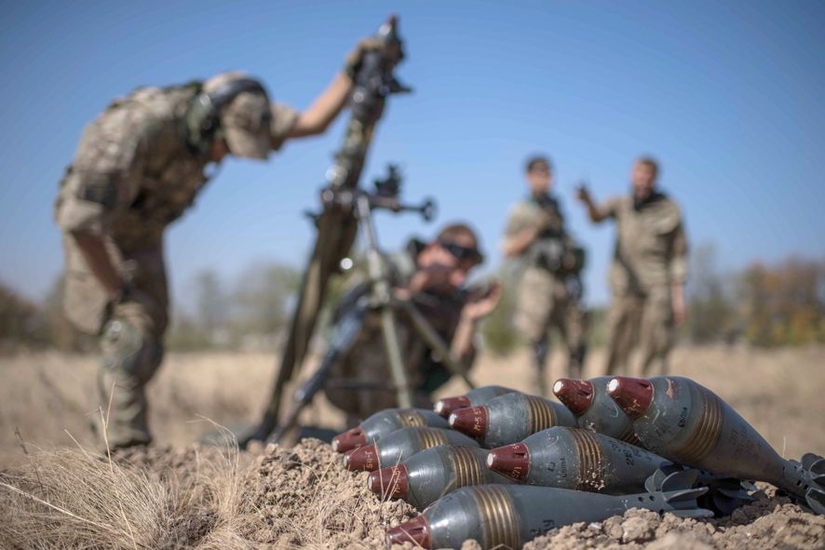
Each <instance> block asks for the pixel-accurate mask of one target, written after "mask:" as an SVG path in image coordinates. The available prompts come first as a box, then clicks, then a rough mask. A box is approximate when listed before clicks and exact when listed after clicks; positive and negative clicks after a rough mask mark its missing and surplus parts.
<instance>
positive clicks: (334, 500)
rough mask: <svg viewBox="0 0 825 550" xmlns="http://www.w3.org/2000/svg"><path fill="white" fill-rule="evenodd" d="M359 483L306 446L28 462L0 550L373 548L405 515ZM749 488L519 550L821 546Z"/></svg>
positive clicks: (333, 458) (819, 520)
mask: <svg viewBox="0 0 825 550" xmlns="http://www.w3.org/2000/svg"><path fill="white" fill-rule="evenodd" d="M366 480H367V474H366V473H364V472H361V473H353V472H349V471H347V470H346V469H345V468H344V467H343V461H342V460H341V455H339V454H337V453H335V452H333V450H332V448H331V447H330V446H329V445H328V444H326V443H323V442H321V441H319V440H315V439H305V440H303V441H301V442H300V443H299V444H298V445H296V446H295V447H292V448H285V447H280V446H276V445H269V446H267V447H266V448H265V449H262V448H259V449H257V450H253V451H252V452H239V451H237V450H236V449H231V448H230V449H225V448H224V449H221V448H215V447H199V446H190V447H186V448H177V449H176V448H172V447H164V448H160V447H159V448H149V449H138V450H132V451H128V452H122V453H118V454H117V455H115V456H114V457H113V459H112V460H111V461H110V460H108V458H107V457H103V456H95V455H89V454H85V453H83V452H82V451H79V450H60V451H53V452H45V451H44V452H38V453H36V454H33V455H30V457H29V460H28V461H27V463H26V464H25V465H23V466H21V467H19V468H17V469H15V470H14V471H7V472H4V473H2V474H0V483H2V485H0V548H25V547H44V548H87V547H96V548H97V547H99V548H135V547H138V548H161V547H164V548H180V547H187V548H228V549H232V548H250V547H261V548H272V547H275V548H298V547H313V548H382V547H383V545H384V535H385V532H386V530H387V529H388V528H389V527H393V526H395V525H398V524H399V523H401V522H403V521H406V520H408V519H410V518H412V517H414V516H415V515H416V512H415V510H414V509H413V508H412V507H411V506H409V505H407V504H406V503H404V502H401V501H389V502H382V500H381V499H380V498H379V497H377V496H376V495H374V494H372V493H371V492H370V491H369V490H368V489H367V483H366ZM760 488H761V489H762V491H761V492H760V493H758V494H757V497H758V498H757V500H756V501H755V502H754V503H753V504H751V505H749V506H746V507H743V508H740V509H738V510H736V511H735V512H734V513H733V515H731V516H730V517H726V518H720V519H712V520H694V519H682V518H677V517H675V516H673V515H665V516H664V517H660V516H659V515H658V514H656V513H653V512H649V511H646V510H635V509H634V510H629V511H628V512H626V513H625V514H624V516H622V517H613V518H610V519H607V520H605V521H603V522H598V523H590V524H585V523H580V524H575V525H571V526H566V527H562V528H560V529H555V530H553V531H550V532H549V533H547V534H546V535H545V536H542V537H539V538H537V539H535V540H533V541H532V542H530V543H528V544H527V545H526V546H525V548H528V549H531V550H541V549H545V548H553V549H562V550H564V549H572V548H623V549H643V548H644V549H648V550H663V549H676V548H678V549H696V550H705V549H709V548H712V549H720V550H721V549H732V548H767V547H778V548H800V549H821V548H823V547H825V517H820V516H815V515H813V514H810V513H808V512H805V511H803V510H802V509H801V508H800V507H799V506H797V505H795V504H792V503H791V502H790V501H789V500H788V499H787V498H785V497H783V496H779V495H777V494H776V493H775V491H774V490H773V488H771V487H770V486H767V485H760ZM406 547H407V548H412V546H411V545H409V544H408V545H406ZM464 548H465V550H470V549H473V548H478V545H476V544H475V543H474V542H472V541H468V542H466V543H465V544H464Z"/></svg>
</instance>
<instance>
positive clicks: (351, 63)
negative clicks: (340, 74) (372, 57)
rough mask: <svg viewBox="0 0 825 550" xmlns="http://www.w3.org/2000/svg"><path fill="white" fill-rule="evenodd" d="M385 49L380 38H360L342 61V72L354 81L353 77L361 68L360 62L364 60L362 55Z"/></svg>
mask: <svg viewBox="0 0 825 550" xmlns="http://www.w3.org/2000/svg"><path fill="white" fill-rule="evenodd" d="M385 47H386V46H385V44H384V41H383V40H381V39H380V38H375V37H369V38H362V39H361V40H359V41H358V44H356V45H355V47H354V48H353V49H352V51H350V52H349V53H348V54H347V57H346V58H345V59H344V72H345V73H347V75H348V76H349V77H350V78H351V79H353V80H354V79H355V75H356V74H358V70H359V69H360V68H361V62H362V61H363V60H364V54H366V53H367V52H371V51H375V50H381V49H384V48H385Z"/></svg>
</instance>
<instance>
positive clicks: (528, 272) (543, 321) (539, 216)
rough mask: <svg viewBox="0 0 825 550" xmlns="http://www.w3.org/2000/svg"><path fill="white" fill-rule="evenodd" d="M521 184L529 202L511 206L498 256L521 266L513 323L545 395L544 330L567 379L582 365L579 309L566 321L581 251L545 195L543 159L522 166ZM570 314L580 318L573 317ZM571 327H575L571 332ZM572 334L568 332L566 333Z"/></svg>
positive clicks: (547, 175)
mask: <svg viewBox="0 0 825 550" xmlns="http://www.w3.org/2000/svg"><path fill="white" fill-rule="evenodd" d="M525 178H526V180H527V184H528V186H529V187H530V196H529V198H527V199H526V200H524V201H522V202H520V203H518V204H516V205H515V206H514V207H513V208H512V210H511V212H510V215H509V219H508V222H507V227H506V229H505V233H504V242H503V250H504V255H505V256H506V257H507V258H522V259H523V260H525V262H526V266H525V269H524V273H523V275H522V278H521V284H520V285H519V298H518V303H517V306H516V318H515V323H516V327H517V328H518V330H519V332H520V333H521V334H522V336H523V337H524V338H525V339H526V340H527V342H528V343H529V345H530V348H531V350H532V354H533V364H534V366H535V369H536V385H537V387H538V389H539V391H540V393H541V395H548V393H547V381H546V380H545V367H546V363H547V355H548V352H549V338H548V336H549V334H548V333H549V330H550V328H555V329H556V330H557V331H558V332H559V335H560V336H561V338H562V341H563V342H564V343H565V346H566V347H567V350H568V354H569V361H568V371H569V372H568V375H569V376H570V377H574V378H579V377H580V375H581V366H582V361H583V359H584V349H585V348H584V327H583V324H582V323H583V321H584V314H583V311H581V309H580V305H578V304H577V305H576V307H577V308H579V309H577V310H574V311H573V313H574V314H573V315H571V310H570V307H571V295H570V290H569V288H568V285H572V286H576V282H577V281H578V290H577V295H578V296H579V297H580V295H581V292H580V290H581V286H580V285H581V280H580V278H579V276H578V275H579V273H580V271H581V268H582V267H583V262H584V251H583V250H582V249H581V248H579V247H577V246H576V245H575V243H574V242H573V240H572V239H571V238H570V236H569V235H568V234H567V231H566V230H565V228H564V216H563V215H562V213H561V209H560V207H559V202H558V199H556V198H554V197H553V196H552V195H551V194H550V189H551V187H552V184H553V173H552V167H551V165H550V160H549V159H548V158H547V157H543V156H536V157H533V158H530V159H529V160H528V161H527V165H526V170H525ZM576 312H579V313H581V315H575V313H576ZM571 321H572V322H573V324H575V326H571ZM571 329H572V330H571Z"/></svg>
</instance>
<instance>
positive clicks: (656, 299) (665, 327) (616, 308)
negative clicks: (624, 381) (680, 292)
mask: <svg viewBox="0 0 825 550" xmlns="http://www.w3.org/2000/svg"><path fill="white" fill-rule="evenodd" d="M674 332H675V330H674V325H673V307H672V304H671V294H670V289H669V288H668V287H666V286H660V287H653V288H652V289H650V290H649V291H648V293H647V294H646V295H644V296H640V295H635V294H627V295H620V296H614V297H613V301H612V302H611V304H610V308H609V310H608V313H607V337H608V353H607V367H606V375H607V376H613V375H634V376H643V377H648V376H655V375H657V374H662V375H664V374H667V372H668V355H669V354H670V350H671V348H672V347H673V339H674ZM637 344H638V349H639V359H638V367H637V368H636V369H633V370H631V365H630V356H631V352H632V351H633V348H634V347H635V346H636V345H637ZM656 363H658V371H657V372H653V367H654V364H656Z"/></svg>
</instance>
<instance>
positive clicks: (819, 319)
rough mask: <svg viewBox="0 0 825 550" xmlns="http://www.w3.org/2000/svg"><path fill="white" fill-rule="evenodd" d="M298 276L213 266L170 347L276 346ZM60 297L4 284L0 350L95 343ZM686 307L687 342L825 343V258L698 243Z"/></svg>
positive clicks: (490, 340) (499, 320) (505, 274)
mask: <svg viewBox="0 0 825 550" xmlns="http://www.w3.org/2000/svg"><path fill="white" fill-rule="evenodd" d="M498 275H499V277H500V278H501V279H502V280H503V283H504V287H505V293H504V297H503V299H502V302H501V304H500V306H499V308H498V309H497V310H496V311H495V312H494V313H493V314H492V315H491V316H490V317H488V318H487V319H486V320H485V324H484V326H483V327H482V334H483V339H484V342H485V345H486V347H487V349H489V350H490V351H492V352H494V353H499V354H504V353H507V352H509V351H511V350H512V349H513V348H514V347H515V346H516V345H517V344H518V342H519V338H518V334H516V331H515V330H514V328H513V325H512V315H513V309H514V306H515V293H516V292H517V281H518V270H517V269H514V267H513V266H512V265H510V264H504V265H503V266H501V267H500V268H499V273H498ZM300 276H301V274H300V271H299V270H298V269H297V268H296V267H294V266H289V265H284V264H280V263H261V264H256V265H253V266H251V267H249V268H248V269H247V270H245V271H244V272H243V273H241V274H240V275H239V276H238V277H236V278H234V280H227V279H226V278H225V277H223V276H221V275H220V274H219V273H218V272H217V271H215V270H213V269H205V270H203V271H201V272H200V273H198V274H197V275H196V276H195V277H193V279H192V280H191V282H190V284H188V285H187V286H186V288H187V292H188V293H189V294H190V295H189V296H188V297H187V298H189V299H188V300H183V302H184V303H188V304H189V307H188V308H182V307H181V306H178V307H177V309H175V310H174V311H173V316H172V319H173V321H172V327H171V330H170V332H169V335H168V338H167V342H166V343H167V347H168V349H171V350H182V351H186V350H198V349H274V348H275V347H277V345H278V344H279V343H280V339H282V338H283V336H284V333H285V328H286V325H287V323H288V320H289V315H290V308H291V306H292V304H293V302H294V298H295V293H296V291H297V289H298V285H299V284H300ZM342 286H343V285H342V283H341V282H340V281H338V282H337V283H335V284H334V286H333V288H332V289H331V292H330V299H329V300H328V302H330V303H332V302H334V301H335V299H336V297H338V296H340V293H341V288H342ZM61 301H62V281H60V280H58V281H56V282H55V284H54V287H53V289H52V290H51V292H50V293H49V294H48V296H47V297H46V298H45V300H44V301H43V302H42V303H35V302H33V301H31V300H27V299H25V298H22V297H21V296H20V295H19V294H18V293H16V292H15V291H14V289H12V288H10V287H8V286H7V285H4V284H3V283H2V282H0V352H9V351H14V350H16V349H18V348H56V349H59V350H65V351H89V350H91V349H94V347H95V345H96V344H95V339H94V338H93V337H90V336H88V335H84V334H81V333H79V332H77V331H76V330H75V329H73V327H72V326H71V325H70V324H69V323H68V321H67V320H66V319H65V317H64V315H63V312H62V308H61ZM178 303H181V301H179V302H178ZM687 305H688V317H687V321H686V323H685V324H684V325H683V326H682V327H681V332H680V336H681V340H682V341H683V342H689V343H693V344H708V343H714V342H724V343H728V344H731V343H734V342H747V343H749V344H751V345H754V346H760V347H775V346H786V345H805V344H812V343H825V260H814V259H806V258H796V257H792V258H787V259H785V260H783V261H780V262H775V263H772V264H767V263H762V262H753V263H751V264H750V265H748V266H747V267H745V268H744V269H741V270H737V271H733V272H727V273H724V272H721V271H720V270H719V268H718V266H717V260H716V252H715V249H714V247H713V246H712V245H710V244H705V245H700V246H698V247H696V249H695V250H693V251H692V253H691V275H690V281H689V283H688V287H687ZM590 315H591V333H590V340H591V345H593V346H599V345H602V344H603V343H604V339H605V331H604V317H605V308H591V311H590Z"/></svg>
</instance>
